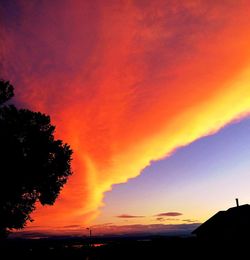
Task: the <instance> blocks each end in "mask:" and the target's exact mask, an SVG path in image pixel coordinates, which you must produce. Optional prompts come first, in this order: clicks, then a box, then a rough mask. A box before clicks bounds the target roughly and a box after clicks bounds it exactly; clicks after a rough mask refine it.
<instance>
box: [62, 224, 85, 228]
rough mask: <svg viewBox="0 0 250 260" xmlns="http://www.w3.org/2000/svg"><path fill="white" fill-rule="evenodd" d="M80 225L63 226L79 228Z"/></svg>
mask: <svg viewBox="0 0 250 260" xmlns="http://www.w3.org/2000/svg"><path fill="white" fill-rule="evenodd" d="M80 227H81V226H80V225H68V226H64V227H63V228H80Z"/></svg>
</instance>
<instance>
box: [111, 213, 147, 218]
mask: <svg viewBox="0 0 250 260" xmlns="http://www.w3.org/2000/svg"><path fill="white" fill-rule="evenodd" d="M116 217H117V218H144V217H145V216H136V215H128V214H122V215H118V216H116Z"/></svg>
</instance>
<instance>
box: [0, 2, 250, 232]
mask: <svg viewBox="0 0 250 260" xmlns="http://www.w3.org/2000/svg"><path fill="white" fill-rule="evenodd" d="M5 2H6V1H5ZM117 10H119V12H118V11H117ZM249 12H250V3H247V2H246V1H237V3H236V2H234V1H229V2H228V3H227V4H223V3H222V2H220V1H197V2H196V1H194V2H192V3H190V2H189V1H181V2H177V1H174V0H173V1H161V0H159V1H151V2H148V4H147V5H142V4H138V1H137V2H133V1H129V2H128V3H126V4H123V3H122V2H117V1H113V2H112V1H111V2H110V3H109V4H108V5H107V4H106V3H105V1H98V0H97V1H70V0H65V1H42V2H41V3H39V5H37V3H36V2H32V1H18V3H17V2H15V1H14V2H13V3H11V4H9V3H7V2H6V3H4V4H2V2H1V3H0V19H1V21H0V33H1V35H2V37H1V39H0V41H1V42H0V57H1V64H0V65H1V66H0V69H1V78H5V79H8V80H10V81H11V82H12V83H13V84H14V85H15V87H16V97H15V102H16V103H17V104H18V105H22V106H25V107H27V108H30V109H33V110H41V111H43V112H46V113H48V114H50V115H51V118H52V123H53V124H56V126H57V128H56V135H57V138H61V139H63V140H64V141H66V142H68V143H69V144H70V145H71V146H72V148H73V150H74V160H73V171H74V175H73V176H72V177H71V178H70V180H69V182H68V183H67V185H66V186H65V188H64V189H63V190H62V193H61V195H60V197H59V199H58V200H57V202H56V203H55V205H54V206H53V207H40V206H39V205H37V210H36V212H35V213H34V215H33V218H34V219H35V221H34V222H33V223H31V224H30V225H39V226H40V225H45V224H44V223H46V224H49V225H51V226H54V227H57V226H59V225H61V226H65V225H71V224H74V225H78V224H81V225H83V224H88V223H89V222H91V221H92V220H93V219H94V218H95V217H96V216H97V215H98V209H99V208H100V206H102V201H103V196H104V193H105V192H106V191H108V190H110V189H111V188H112V185H114V184H117V183H123V182H126V181H127V180H128V179H129V178H134V177H136V176H138V175H139V174H140V173H141V171H142V170H143V169H144V168H145V167H147V166H149V165H150V162H152V161H153V160H159V159H161V158H164V157H166V156H169V155H171V153H172V152H173V151H175V149H177V148H178V147H180V146H184V145H188V144H190V143H191V142H193V141H195V140H196V139H198V138H201V137H203V136H206V135H209V134H213V133H215V132H217V131H218V130H219V129H221V128H222V127H223V126H225V125H226V124H228V123H230V122H232V120H235V119H237V118H241V117H243V116H246V115H248V114H249V111H250V100H249V93H250V50H249V46H250V34H248V33H246V32H248V30H249V27H250V20H249ZM6 14H7V15H6ZM34 21H35V22H34ZM232 35H233V37H232Z"/></svg>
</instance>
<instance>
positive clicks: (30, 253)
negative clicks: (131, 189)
mask: <svg viewBox="0 0 250 260" xmlns="http://www.w3.org/2000/svg"><path fill="white" fill-rule="evenodd" d="M249 249H250V243H249V242H248V241H246V240H244V241H240V240H235V241H234V242H233V241H224V242H222V241H216V240H214V241H200V240H197V239H196V238H193V237H188V238H180V237H150V238H102V239H100V238H96V239H93V240H92V241H91V245H90V244H89V241H87V240H86V239H81V238H50V239H37V240H30V239H8V240H6V241H1V246H0V259H25V260H26V259H72V260H74V259H81V260H103V259H105V260H113V259H116V260H120V259H121V260H123V259H129V260H130V259H153V260H154V259H155V260H157V259H226V258H229V259H232V257H234V258H236V259H243V258H241V256H242V257H244V256H245V257H247V258H244V259H249V257H250V256H249Z"/></svg>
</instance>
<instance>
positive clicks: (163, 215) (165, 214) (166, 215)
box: [156, 212, 182, 217]
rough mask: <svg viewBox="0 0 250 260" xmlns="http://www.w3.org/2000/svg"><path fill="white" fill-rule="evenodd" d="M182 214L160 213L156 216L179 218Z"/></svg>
mask: <svg viewBox="0 0 250 260" xmlns="http://www.w3.org/2000/svg"><path fill="white" fill-rule="evenodd" d="M181 215H182V213H180V212H165V213H160V214H157V215H156V216H158V217H177V216H181Z"/></svg>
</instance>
